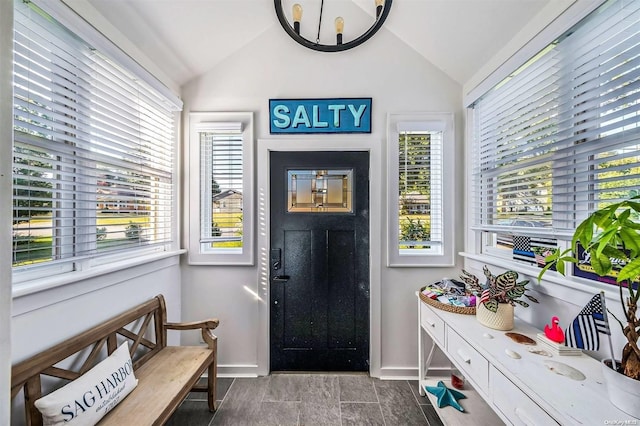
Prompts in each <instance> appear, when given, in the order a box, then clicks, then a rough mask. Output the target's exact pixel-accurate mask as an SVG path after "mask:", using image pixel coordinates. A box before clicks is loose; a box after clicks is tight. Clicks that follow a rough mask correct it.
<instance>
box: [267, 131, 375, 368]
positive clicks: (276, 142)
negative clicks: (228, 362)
mask: <svg viewBox="0 0 640 426" xmlns="http://www.w3.org/2000/svg"><path fill="white" fill-rule="evenodd" d="M382 150H383V145H382V142H381V141H380V140H378V139H375V138H368V139H362V138H361V137H360V136H358V137H350V136H333V135H332V136H327V137H325V138H323V139H311V138H307V137H305V136H296V137H295V138H293V139H259V140H258V146H257V149H256V151H257V161H258V175H257V178H258V186H257V191H256V192H257V196H258V205H257V211H258V217H257V223H258V249H257V251H258V265H259V269H258V291H259V296H260V297H261V299H262V301H263V302H262V303H260V305H259V308H258V309H259V310H258V322H259V324H260V325H259V329H258V375H267V374H269V365H270V363H269V302H268V301H269V300H270V295H269V268H268V265H269V242H270V239H269V238H270V236H269V223H270V222H269V221H270V217H269V208H270V200H269V153H270V152H271V151H368V152H369V170H370V173H369V210H370V211H371V212H381V211H382V195H383V182H384V181H383V179H384V175H383V173H380V172H378V171H382V170H384V169H383V164H382ZM380 216H381V215H380V214H370V215H369V230H370V232H369V242H370V244H369V247H370V248H369V265H370V266H369V269H370V283H369V285H370V287H369V291H370V305H369V330H370V331H369V374H370V375H371V376H373V377H379V376H380V371H381V370H380V363H381V352H382V346H381V316H382V314H381V288H380V287H381V284H380V280H381V270H380V268H381V265H380V261H379V259H382V257H381V256H382V253H381V247H382V241H381V233H380V232H376V230H378V229H383V228H382V224H381V218H380ZM265 301H266V302H265Z"/></svg>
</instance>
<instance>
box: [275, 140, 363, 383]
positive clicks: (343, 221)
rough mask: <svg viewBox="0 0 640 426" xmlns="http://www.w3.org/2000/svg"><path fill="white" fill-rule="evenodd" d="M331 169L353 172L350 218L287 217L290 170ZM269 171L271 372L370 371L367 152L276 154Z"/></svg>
mask: <svg viewBox="0 0 640 426" xmlns="http://www.w3.org/2000/svg"><path fill="white" fill-rule="evenodd" d="M335 169H349V170H353V173H352V174H351V175H350V176H352V179H353V182H352V187H351V186H350V187H349V188H353V189H352V193H353V200H352V204H353V209H352V212H348V211H347V212H345V211H346V210H348V209H344V211H333V212H329V211H311V212H310V211H305V212H300V211H295V212H292V211H288V208H287V207H288V206H287V203H288V202H291V197H289V198H288V193H287V190H288V186H287V183H288V180H287V173H288V172H289V171H291V170H314V171H315V170H318V171H323V170H324V171H326V170H335ZM270 170H271V182H270V184H271V225H270V226H271V249H272V251H271V253H272V259H271V261H272V265H271V300H270V303H271V318H270V320H271V369H272V370H280V371H286V370H319V371H326V370H336V371H337V370H345V371H368V369H369V216H368V212H369V157H368V153H366V152H340V153H333V152H273V153H271V157H270ZM320 179H321V178H320ZM307 183H308V182H307ZM332 185H333V187H334V188H335V187H336V185H335V182H333V184H332ZM300 186H301V187H303V186H304V187H305V188H306V187H308V188H311V187H313V188H316V187H317V188H322V185H320V184H318V185H317V186H316V183H315V182H314V183H313V185H311V184H309V185H306V184H305V185H302V184H301V185H300ZM329 186H331V185H329ZM324 187H328V186H326V185H325V186H324ZM337 187H338V188H340V186H339V185H338V186H337ZM346 187H347V186H346V185H345V186H344V188H346ZM345 191H346V190H345ZM321 193H322V190H321V189H320V190H318V194H321ZM302 198H305V197H301V198H300V199H302ZM321 198H322V197H321V196H319V195H318V196H317V197H316V198H313V199H314V200H316V199H317V200H319V199H321ZM305 199H306V200H308V199H311V198H310V197H306V198H305ZM327 199H328V198H327ZM319 205H320V206H322V204H321V203H320V204H319ZM349 205H351V204H349ZM305 208H306V207H305ZM321 209H322V207H321V208H320V210H321ZM289 210H291V209H289ZM335 210H339V209H335ZM278 249H279V250H280V252H279V253H280V256H281V258H280V261H279V262H277V265H274V259H273V253H278Z"/></svg>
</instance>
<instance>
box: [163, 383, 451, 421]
mask: <svg viewBox="0 0 640 426" xmlns="http://www.w3.org/2000/svg"><path fill="white" fill-rule="evenodd" d="M417 386H418V385H417V382H416V381H407V380H378V379H372V378H370V377H369V376H368V375H365V374H272V375H271V376H267V377H258V378H236V379H233V378H220V379H218V399H219V401H218V411H216V412H215V413H210V412H209V410H208V409H207V403H206V401H205V399H204V394H201V393H194V394H191V395H190V396H189V397H188V398H187V399H186V400H185V401H184V402H183V403H182V405H181V406H180V408H178V410H177V411H176V413H175V414H174V415H173V417H172V418H171V419H170V420H169V422H168V423H167V426H215V425H233V426H243V425H246V426H251V425H292V426H293V425H295V426H297V425H313V426H315V425H345V426H346V425H367V426H369V425H382V426H409V425H431V426H435V425H442V422H441V421H440V419H439V418H438V415H437V414H436V413H435V411H434V409H433V407H432V406H431V404H430V403H429V400H428V399H427V398H426V397H421V396H420V395H419V394H418V387H417Z"/></svg>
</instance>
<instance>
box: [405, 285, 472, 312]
mask: <svg viewBox="0 0 640 426" xmlns="http://www.w3.org/2000/svg"><path fill="white" fill-rule="evenodd" d="M425 288H426V287H422V288H421V289H420V292H418V294H419V295H420V300H422V301H423V302H424V303H426V304H427V305H431V306H433V307H434V308H438V309H442V310H443V311H447V312H453V313H454V314H464V315H475V314H476V307H475V306H454V305H447V304H445V303H440V302H438V301H437V300H433V299H430V298H428V297H427V296H425V295H424V294H422V290H424V289H425Z"/></svg>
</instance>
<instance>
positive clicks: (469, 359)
mask: <svg viewBox="0 0 640 426" xmlns="http://www.w3.org/2000/svg"><path fill="white" fill-rule="evenodd" d="M456 352H458V355H460V358H462V360H463V361H464V362H466V363H467V364H471V358H470V357H469V355H467V354H465V353H464V352H462V349H458V350H457V351H456Z"/></svg>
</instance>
